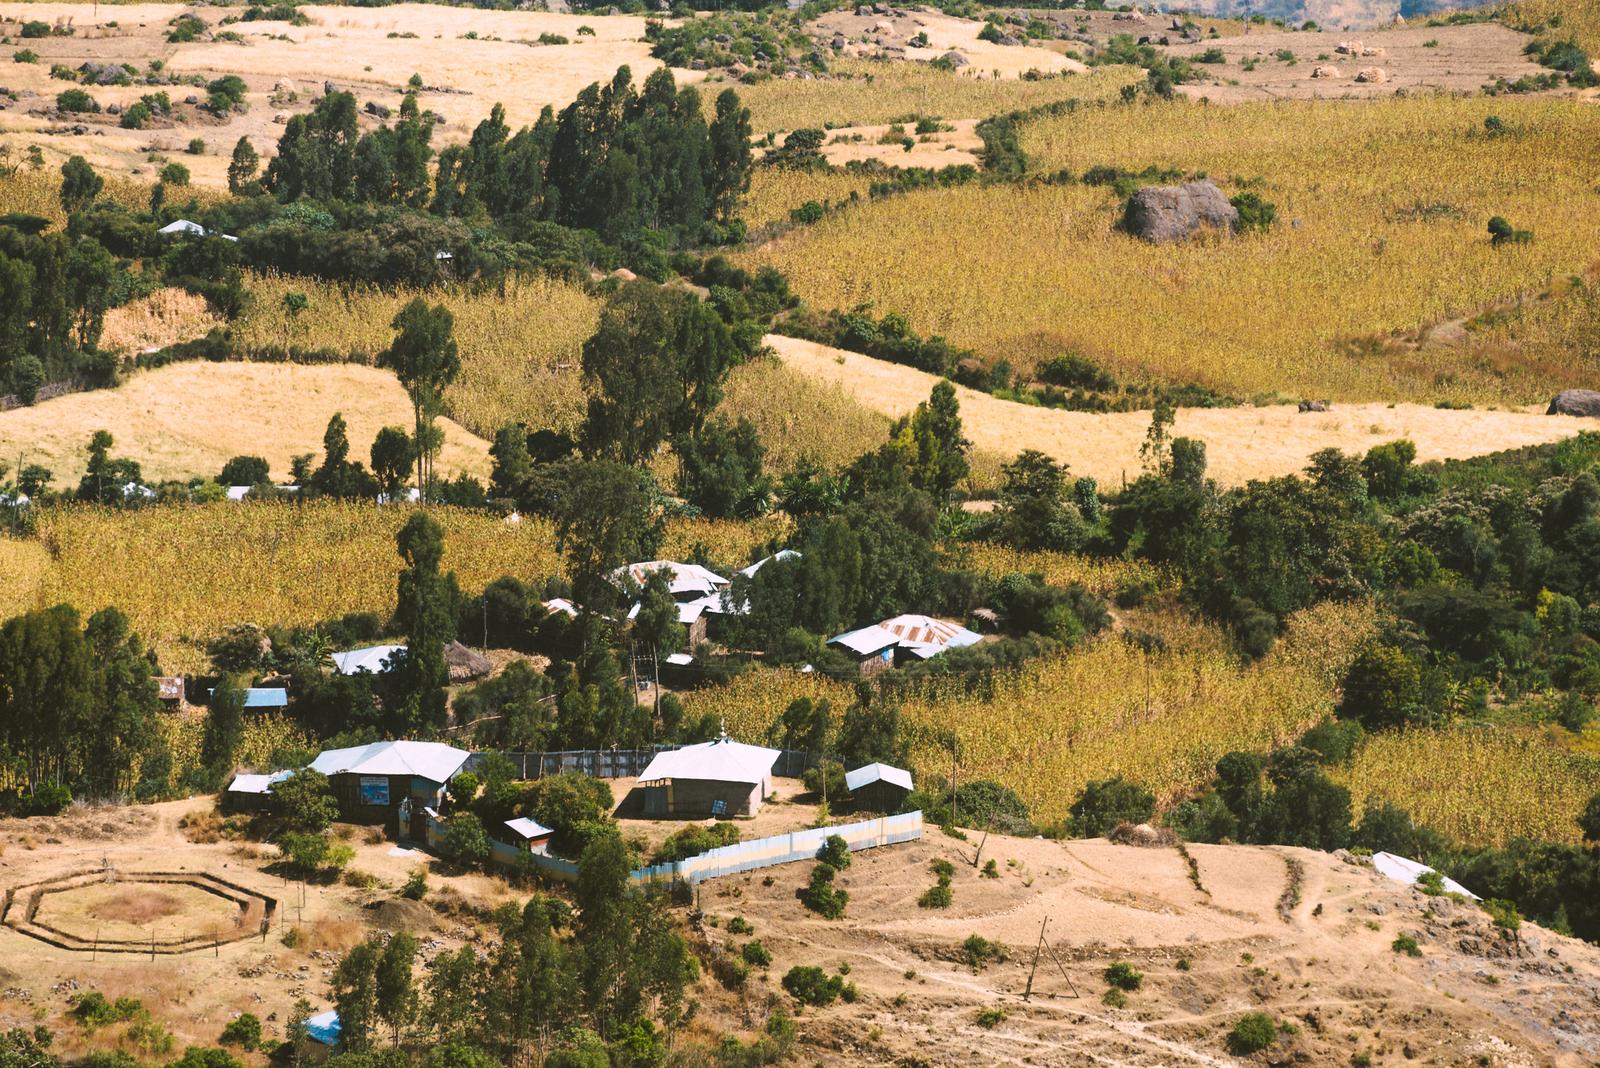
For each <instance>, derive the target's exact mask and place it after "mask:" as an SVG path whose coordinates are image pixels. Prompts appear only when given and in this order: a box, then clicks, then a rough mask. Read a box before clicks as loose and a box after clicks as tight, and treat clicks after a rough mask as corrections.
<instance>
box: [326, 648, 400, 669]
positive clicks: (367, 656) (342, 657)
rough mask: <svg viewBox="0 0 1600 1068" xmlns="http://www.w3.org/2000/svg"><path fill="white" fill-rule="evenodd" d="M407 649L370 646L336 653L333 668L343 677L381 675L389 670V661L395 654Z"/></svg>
mask: <svg viewBox="0 0 1600 1068" xmlns="http://www.w3.org/2000/svg"><path fill="white" fill-rule="evenodd" d="M405 648H406V647H405V646H403V645H369V646H367V647H366V648H365V649H351V650H349V651H348V652H344V653H334V654H333V666H334V669H335V670H336V671H338V672H339V674H341V675H359V674H361V673H362V672H363V671H365V672H368V673H369V674H373V675H381V674H383V673H384V672H385V671H388V670H389V661H390V659H391V658H392V657H393V656H394V654H395V653H397V652H404V651H405Z"/></svg>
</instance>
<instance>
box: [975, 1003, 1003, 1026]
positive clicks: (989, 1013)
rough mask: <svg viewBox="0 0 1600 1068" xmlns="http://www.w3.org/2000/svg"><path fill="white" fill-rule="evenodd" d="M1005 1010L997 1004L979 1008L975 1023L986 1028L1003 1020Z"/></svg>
mask: <svg viewBox="0 0 1600 1068" xmlns="http://www.w3.org/2000/svg"><path fill="white" fill-rule="evenodd" d="M1005 1018H1006V1010H1005V1009H1002V1008H1000V1007H999V1006H998V1005H997V1006H993V1007H991V1008H987V1009H979V1010H978V1015H977V1018H976V1023H977V1025H978V1026H979V1027H982V1028H985V1029H988V1028H991V1027H996V1026H998V1025H999V1024H1002V1023H1004V1022H1005Z"/></svg>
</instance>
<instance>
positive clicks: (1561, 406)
mask: <svg viewBox="0 0 1600 1068" xmlns="http://www.w3.org/2000/svg"><path fill="white" fill-rule="evenodd" d="M1545 414H1546V415H1583V416H1588V417H1589V418H1591V419H1600V390H1594V389H1564V390H1562V391H1561V392H1560V393H1557V394H1556V396H1555V400H1553V401H1551V402H1550V409H1549V411H1547V412H1545Z"/></svg>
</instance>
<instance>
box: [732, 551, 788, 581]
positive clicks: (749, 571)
mask: <svg viewBox="0 0 1600 1068" xmlns="http://www.w3.org/2000/svg"><path fill="white" fill-rule="evenodd" d="M798 559H800V554H799V553H798V552H796V551H795V550H793V549H779V550H778V551H777V552H775V553H773V554H772V555H771V556H764V557H762V558H761V559H760V560H757V561H756V562H755V563H753V564H751V565H750V566H749V567H742V568H740V569H739V574H741V575H743V576H744V577H745V578H754V577H755V574H756V572H757V571H760V570H761V569H762V568H763V567H765V566H766V565H767V564H769V563H771V562H772V561H774V560H798Z"/></svg>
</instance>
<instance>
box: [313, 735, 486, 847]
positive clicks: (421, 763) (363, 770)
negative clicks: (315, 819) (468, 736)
mask: <svg viewBox="0 0 1600 1068" xmlns="http://www.w3.org/2000/svg"><path fill="white" fill-rule="evenodd" d="M470 755H471V754H470V753H468V752H467V751H466V750H464V749H457V748H455V747H454V746H450V745H444V744H442V743H440V742H410V741H397V742H374V743H372V744H371V745H357V746H352V747H350V748H348V749H327V750H324V751H323V752H321V753H318V754H317V759H315V760H313V761H312V762H311V770H312V771H320V772H321V773H322V774H324V775H326V776H327V777H328V781H329V782H330V784H331V785H332V786H333V795H334V797H335V798H336V799H337V800H338V802H339V816H340V818H341V819H344V820H347V821H349V822H351V823H382V824H383V825H384V826H385V827H386V828H387V829H388V831H389V832H390V833H391V834H399V833H401V831H402V828H401V826H400V822H401V821H400V812H401V810H402V808H404V809H405V810H406V811H407V812H408V813H409V814H410V816H411V821H412V823H414V824H416V826H414V827H410V828H407V829H406V830H408V833H409V834H410V836H411V837H413V838H418V839H420V838H422V837H423V828H422V826H421V820H422V818H423V817H422V810H423V809H424V808H427V807H432V808H437V807H438V806H439V805H440V803H441V802H442V801H443V799H444V790H445V784H446V783H448V782H449V781H450V780H451V779H453V778H455V776H456V773H457V772H459V771H460V770H461V768H462V767H463V766H464V765H465V764H466V762H467V758H468V757H469V756H470Z"/></svg>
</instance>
